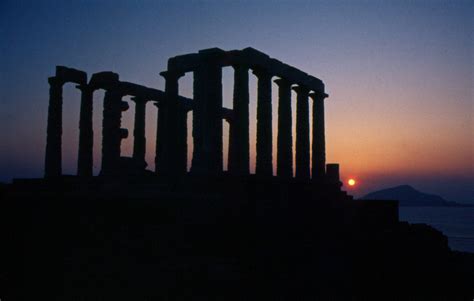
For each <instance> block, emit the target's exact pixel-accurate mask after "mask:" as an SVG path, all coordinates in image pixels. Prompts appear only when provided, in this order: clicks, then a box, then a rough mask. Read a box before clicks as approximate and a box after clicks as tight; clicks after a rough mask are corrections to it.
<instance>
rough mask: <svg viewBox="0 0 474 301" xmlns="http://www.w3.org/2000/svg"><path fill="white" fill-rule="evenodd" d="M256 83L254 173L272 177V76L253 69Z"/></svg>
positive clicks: (263, 71) (261, 70)
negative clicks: (255, 154)
mask: <svg viewBox="0 0 474 301" xmlns="http://www.w3.org/2000/svg"><path fill="white" fill-rule="evenodd" d="M253 73H254V74H255V75H256V76H257V78H258V83H257V88H258V91H257V94H258V95H257V164H256V168H255V173H256V174H257V175H259V176H272V175H273V167H272V82H271V80H272V75H271V74H270V73H268V72H267V71H265V70H263V69H255V70H254V71H253Z"/></svg>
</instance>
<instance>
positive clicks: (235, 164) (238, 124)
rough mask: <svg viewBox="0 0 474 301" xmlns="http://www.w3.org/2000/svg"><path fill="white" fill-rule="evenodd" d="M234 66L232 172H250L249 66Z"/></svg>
mask: <svg viewBox="0 0 474 301" xmlns="http://www.w3.org/2000/svg"><path fill="white" fill-rule="evenodd" d="M233 68H234V99H233V111H234V115H233V116H234V118H233V119H232V121H231V122H229V126H230V130H229V164H228V170H229V172H230V173H231V174H236V175H246V174H249V149H250V146H249V73H248V67H247V66H242V65H235V66H233Z"/></svg>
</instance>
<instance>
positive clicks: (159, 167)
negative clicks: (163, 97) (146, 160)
mask: <svg viewBox="0 0 474 301" xmlns="http://www.w3.org/2000/svg"><path fill="white" fill-rule="evenodd" d="M155 106H156V107H157V108H158V112H157V123H156V144H155V173H156V174H159V173H161V172H162V171H163V168H164V167H163V164H164V163H163V161H164V160H163V145H164V143H165V141H166V130H165V128H166V125H165V124H164V123H165V120H166V118H165V109H164V108H163V107H164V104H163V101H160V102H159V103H158V102H156V103H155Z"/></svg>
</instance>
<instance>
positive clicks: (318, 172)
mask: <svg viewBox="0 0 474 301" xmlns="http://www.w3.org/2000/svg"><path fill="white" fill-rule="evenodd" d="M309 96H310V97H311V98H312V99H313V145H312V152H313V162H312V167H311V168H312V174H313V180H316V181H319V180H322V179H324V175H325V174H326V172H325V166H326V142H325V138H324V98H326V97H327V96H328V95H327V94H326V93H324V92H313V93H310V94H309Z"/></svg>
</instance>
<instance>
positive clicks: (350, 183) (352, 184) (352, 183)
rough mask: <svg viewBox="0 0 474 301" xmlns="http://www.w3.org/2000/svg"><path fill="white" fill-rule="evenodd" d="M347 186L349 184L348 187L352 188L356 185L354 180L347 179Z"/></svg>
mask: <svg viewBox="0 0 474 301" xmlns="http://www.w3.org/2000/svg"><path fill="white" fill-rule="evenodd" d="M347 184H349V186H354V185H355V184H356V181H355V180H354V179H349V180H348V181H347Z"/></svg>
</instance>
